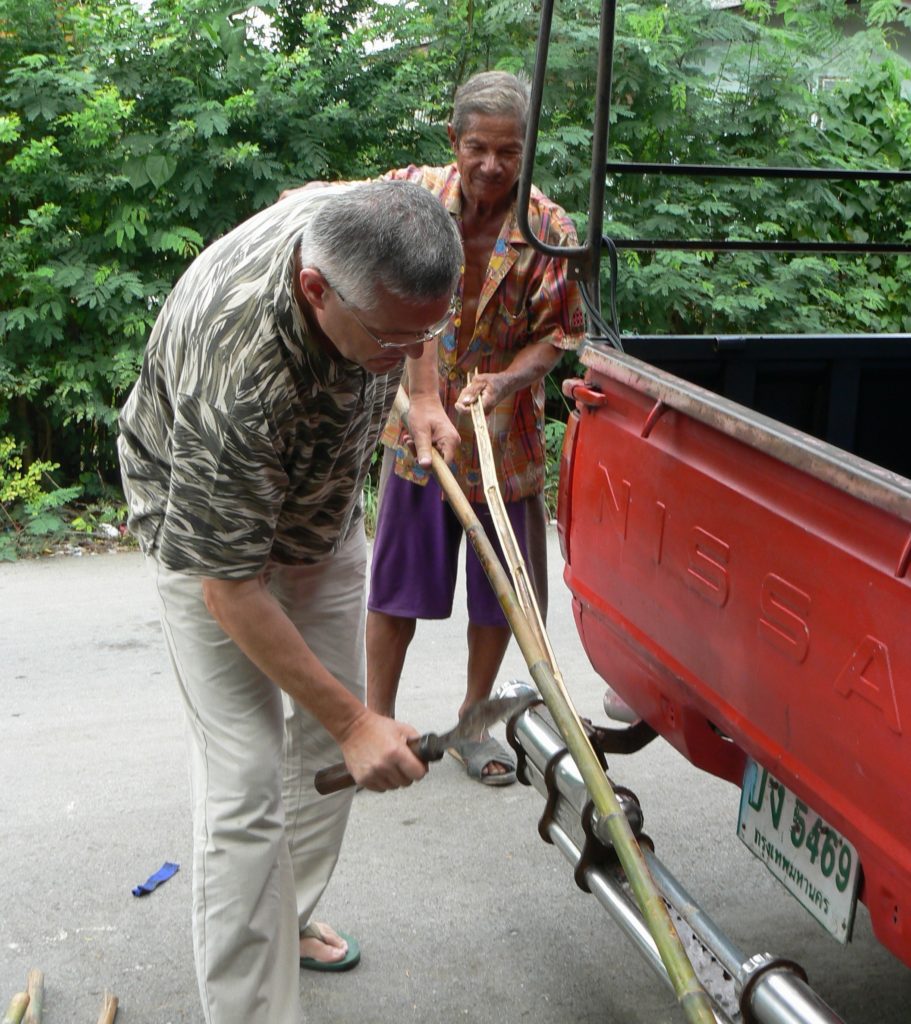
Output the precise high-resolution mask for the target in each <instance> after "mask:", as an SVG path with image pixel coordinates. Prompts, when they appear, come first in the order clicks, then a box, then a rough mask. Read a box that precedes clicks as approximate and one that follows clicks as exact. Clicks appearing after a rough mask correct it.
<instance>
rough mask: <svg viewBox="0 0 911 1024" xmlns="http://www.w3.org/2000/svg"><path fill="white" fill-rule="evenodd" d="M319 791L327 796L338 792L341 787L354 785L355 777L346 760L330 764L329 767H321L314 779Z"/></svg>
mask: <svg viewBox="0 0 911 1024" xmlns="http://www.w3.org/2000/svg"><path fill="white" fill-rule="evenodd" d="M313 785H314V786H315V787H316V791H317V793H322V795H323V796H326V795H327V794H329V793H337V792H338V791H339V790H340V789H345V788H347V787H348V786H353V785H354V778H353V776H352V775H351V772H349V771H348V769H347V768H346V767H345V762H344V761H340V762H339V763H338V764H333V765H330V767H328V768H320V770H319V771H318V772H317V773H316V778H315V779H314V780H313Z"/></svg>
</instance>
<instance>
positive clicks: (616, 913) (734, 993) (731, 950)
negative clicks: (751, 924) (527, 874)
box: [498, 682, 844, 1024]
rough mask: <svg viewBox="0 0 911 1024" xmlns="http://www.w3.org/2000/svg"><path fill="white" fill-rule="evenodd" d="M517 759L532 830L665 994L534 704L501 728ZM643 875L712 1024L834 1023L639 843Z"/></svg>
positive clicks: (582, 797)
mask: <svg viewBox="0 0 911 1024" xmlns="http://www.w3.org/2000/svg"><path fill="white" fill-rule="evenodd" d="M534 694H535V691H534V689H533V688H532V687H530V686H529V685H528V684H527V683H522V682H511V683H508V684H506V685H505V686H503V687H500V688H499V690H498V696H520V695H521V696H534ZM507 735H508V737H509V741H510V744H511V745H512V746H513V747H514V749H515V750H516V752H517V754H518V755H519V778H520V781H522V782H524V783H525V784H526V785H531V786H533V787H534V788H535V789H537V790H538V792H539V793H540V794H541V795H542V796H543V797H544V799H545V801H546V804H545V813H544V815H543V816H542V819H541V823H540V825H539V832H540V833H541V836H542V838H543V839H544V840H545V841H546V842H549V843H552V844H553V845H554V846H555V847H556V848H557V849H558V850H560V852H561V853H562V854H563V856H564V857H566V859H567V860H568V861H569V862H570V864H571V865H572V866H573V868H574V870H575V876H576V882H577V884H579V885H580V887H581V888H583V889H585V890H587V891H589V892H591V894H592V895H593V896H594V897H595V898H596V899H597V900H598V902H599V903H600V904H601V905H602V906H603V907H604V908H605V910H607V912H608V913H609V914H610V915H611V917H612V918H613V920H614V921H615V922H616V924H617V925H618V926H619V927H620V929H621V930H622V931H623V932H624V934H625V935H626V936H627V938H629V939H630V940H631V941H632V943H633V945H634V946H635V947H636V949H637V950H638V951H639V952H640V953H641V955H642V956H643V958H644V959H645V961H646V963H647V964H648V965H649V966H650V967H651V968H652V970H653V971H654V972H655V974H656V975H657V976H658V977H659V978H660V979H661V980H662V981H663V982H664V983H665V984H666V985H667V986H668V987H669V988H671V989H672V985H671V982H670V979H669V977H668V975H667V971H666V970H665V968H664V965H663V963H662V961H661V957H660V956H659V954H658V950H657V948H656V946H655V943H654V941H653V940H652V938H651V935H649V932H648V928H647V927H646V926H645V922H644V921H643V919H642V915H641V914H640V913H639V910H638V908H637V907H636V904H635V901H634V900H632V898H631V896H630V892H629V886H628V884H627V883H626V880H625V878H624V877H623V873H622V871H620V870H619V869H618V868H617V866H616V863H615V860H614V858H613V857H612V851H611V849H610V843H609V842H607V841H605V840H606V834H605V830H604V828H603V827H602V822H600V821H599V819H598V818H597V816H594V817H592V815H591V811H590V807H589V806H588V794H587V791H586V787H585V783H584V782H583V781H582V777H581V776H580V775H579V772H578V769H577V768H576V766H575V764H574V763H573V760H572V758H571V757H568V756H566V749H565V747H564V746H563V741H562V739H561V738H560V736H559V734H558V733H557V732H556V731H555V730H554V729H553V728H552V727H551V725H550V724H549V723H548V722H547V721H546V719H545V718H544V717H543V715H542V713H541V712H540V711H539V709H537V708H531V709H530V710H528V711H525V712H523V713H522V714H521V715H519V716H517V717H515V718H513V720H512V721H510V723H509V729H508V732H507ZM617 792H618V795H621V796H622V797H623V800H622V806H623V809H624V812H625V813H626V814H627V817H628V818H629V819H630V824H631V827H633V828H634V829H638V830H640V831H641V825H642V821H641V811H639V808H638V801H637V800H636V798H635V795H634V794H632V793H629V791H628V790H627V791H624V790H622V789H621V788H620V787H618V789H617ZM643 848H644V853H645V857H646V861H647V863H648V866H649V871H650V872H651V874H652V877H653V878H654V880H655V884H656V885H657V887H658V890H659V891H660V892H661V895H662V898H663V899H664V900H665V902H666V904H667V906H668V908H669V910H670V911H671V912H672V914H674V915H675V916H676V918H677V920H678V921H679V922H681V923H682V924H685V925H686V928H685V929H684V928H681V927H680V926H679V925H678V931H680V932H681V933H684V932H685V933H686V934H687V938H688V942H687V947H688V948H687V952H688V954H689V956H690V961H691V962H692V964H693V966H694V968H695V969H696V972H697V975H698V976H699V980H700V982H701V983H702V985H703V986H704V988H705V990H706V992H707V993H708V995H709V997H710V999H711V1000H712V1004H713V1012H714V1014H715V1018H716V1020H717V1021H719V1022H721V1024H844V1022H843V1021H842V1019H841V1017H839V1016H838V1015H837V1014H836V1013H835V1012H834V1010H832V1009H831V1008H830V1007H829V1006H828V1005H827V1004H826V1003H825V1002H824V1001H823V1000H822V999H821V998H820V997H819V996H818V995H817V994H816V993H815V992H814V991H813V989H812V988H811V987H810V986H809V984H808V983H807V980H806V976H805V974H804V972H803V970H802V969H801V968H800V967H799V965H797V964H795V963H792V962H791V961H788V960H783V959H781V958H779V957H774V956H772V955H771V954H769V953H761V954H755V955H749V954H747V953H745V952H744V951H743V950H742V949H740V948H739V947H738V946H737V944H736V943H735V942H734V941H733V940H731V939H730V938H729V937H728V936H727V935H725V933H724V932H723V931H722V930H721V928H720V927H719V926H718V925H717V924H716V923H715V922H714V921H713V920H712V919H711V918H710V917H709V915H708V914H707V913H706V912H705V911H704V910H703V909H702V908H701V907H700V906H699V904H698V903H697V902H696V901H695V900H694V899H693V897H692V896H691V895H690V894H689V893H688V892H687V891H686V890H685V889H684V887H683V886H682V885H681V884H680V883H679V882H678V881H677V880H676V879H675V878H674V876H673V875H672V874H671V872H670V871H669V870H668V869H667V867H666V866H665V865H664V864H663V863H662V862H661V860H660V859H659V858H658V857H657V856H656V855H655V853H653V852H651V851H650V850H649V849H648V847H647V844H645V843H644V844H643Z"/></svg>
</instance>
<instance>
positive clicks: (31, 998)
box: [22, 967, 44, 1024]
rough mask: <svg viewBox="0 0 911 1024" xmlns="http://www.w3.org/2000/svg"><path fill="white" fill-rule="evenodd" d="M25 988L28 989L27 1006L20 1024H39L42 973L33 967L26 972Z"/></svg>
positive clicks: (41, 1004)
mask: <svg viewBox="0 0 911 1024" xmlns="http://www.w3.org/2000/svg"><path fill="white" fill-rule="evenodd" d="M26 987H27V988H28V1006H27V1007H26V1009H25V1016H24V1017H23V1018H22V1024H41V1015H42V1013H43V1012H44V972H43V971H39V970H38V969H37V968H34V967H33V968H32V970H30V971H29V972H28V980H27V981H26Z"/></svg>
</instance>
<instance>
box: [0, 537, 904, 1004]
mask: <svg viewBox="0 0 911 1024" xmlns="http://www.w3.org/2000/svg"><path fill="white" fill-rule="evenodd" d="M550 543H551V552H550V555H551V561H550V565H551V592H552V599H551V612H550V618H549V635H550V638H551V642H552V644H553V646H554V648H555V651H556V654H557V659H558V662H559V664H560V666H561V669H562V672H563V675H564V677H565V679H566V680H567V684H568V687H569V689H570V691H571V693H572V694H573V697H574V699H575V701H576V703H577V706H578V708H579V710H580V712H581V713H582V714H583V715H586V716H588V717H591V718H593V719H594V720H596V721H603V714H602V712H601V705H600V701H601V694H602V689H603V684H602V682H601V681H600V680H599V679H598V678H597V677H596V676H595V674H594V673H593V671H592V670H591V668H590V666H589V664H588V660H587V658H586V656H585V654H584V652H583V651H582V648H581V645H580V643H579V640H578V638H577V635H576V631H575V626H574V624H573V621H572V614H571V608H570V601H569V597H568V593H567V591H566V589H565V587H564V585H563V583H562V579H561V576H560V570H561V564H560V558H559V553H558V550H557V545H556V538H555V536H553V535H552V536H551V538H550ZM464 630H465V619H464V613H463V611H462V601H461V600H460V598H458V597H457V612H456V614H455V615H454V616H453V618H452V619H451V620H449V621H447V622H442V623H421V624H420V625H419V628H418V635H417V638H416V640H415V643H414V645H413V646H412V650H411V652H410V654H409V659H408V663H407V666H406V672H405V677H404V679H403V682H402V690H401V697H400V702H399V704H400V715H401V717H403V718H405V719H407V720H409V721H411V722H412V723H413V724H414V725H415V726H417V727H418V728H419V729H421V730H422V731H423V730H435V731H442V730H443V729H444V728H447V727H448V726H450V725H452V724H453V723H454V716H455V712H456V708H457V707H458V704H459V702H460V699H461V692H462V686H463V672H464V658H465V645H464V639H463V638H464ZM0 655H2V657H0V693H2V702H0V783H2V785H0V828H2V840H0V850H2V857H0V866H2V873H0V940H2V947H0V948H2V955H0V1004H2V1005H3V1007H5V1006H6V1004H7V1002H8V1001H9V999H10V998H11V996H12V995H13V994H14V993H15V992H17V991H19V990H20V989H22V988H23V987H24V984H25V978H26V974H27V972H28V970H29V969H30V968H39V969H40V970H42V971H43V972H44V975H45V987H46V994H45V1010H44V1018H43V1019H44V1022H45V1024H61V1022H65V1024H80V1022H85V1024H93V1022H95V1021H97V1020H98V1016H99V1011H100V1008H101V1004H102V995H103V992H104V991H105V990H106V989H107V990H110V991H112V992H114V993H115V994H116V995H117V997H118V999H119V1002H120V1009H119V1012H118V1015H117V1021H118V1022H119V1024H201V1021H202V1014H201V1011H200V1009H199V1004H198V996H197V992H196V982H195V976H194V973H193V966H192V954H191V945H190V926H189V899H190V874H189V863H190V820H189V807H188V796H187V779H186V768H185V759H184V746H183V736H182V721H181V717H180V710H179V707H178V701H177V696H176V692H175V689H174V685H173V683H172V680H171V676H170V669H169V667H168V664H167V662H166V658H165V654H164V649H163V644H162V641H161V638H160V634H159V625H158V621H157V617H156V612H155V608H154V602H153V597H152V594H151V591H150V589H149V585H148V582H147V580H146V577H145V573H144V570H143V567H142V560H141V558H140V557H139V556H138V555H136V554H122V553H118V554H98V555H86V556H85V557H81V558H75V557H56V558H48V559H43V560H38V561H23V562H19V563H15V564H4V565H0ZM526 676H527V673H526V671H525V666H524V663H523V661H522V658H521V655H520V653H519V651H518V650H517V648H516V646H515V644H513V645H512V646H511V648H510V651H509V653H508V655H507V662H506V665H504V669H503V672H502V679H504V680H505V679H510V678H525V677H526ZM611 774H612V776H613V777H614V778H615V780H616V781H617V782H619V783H622V784H623V785H626V786H628V787H630V788H632V789H634V790H635V791H636V792H637V794H638V795H639V797H640V800H641V802H642V805H643V808H644V811H645V818H646V828H647V830H648V832H649V834H650V835H651V836H652V838H653V839H654V840H655V842H656V846H657V850H658V853H659V855H660V856H661V858H662V859H663V860H664V862H665V863H666V864H667V865H668V866H669V867H670V868H671V869H672V870H673V871H674V872H675V873H676V874H677V875H678V876H679V877H680V879H681V880H682V881H683V882H684V884H685V885H686V887H687V888H688V889H689V891H690V892H691V894H692V895H693V896H695V897H696V898H697V899H698V900H699V901H700V902H702V903H703V905H704V906H705V908H706V910H707V911H708V912H709V913H710V914H711V915H712V916H713V917H714V919H715V920H716V921H717V922H718V923H719V924H720V925H722V927H724V928H726V929H727V930H728V931H729V932H730V934H731V937H732V938H733V939H734V941H736V942H737V943H738V944H739V945H740V946H741V947H742V948H743V949H745V950H746V951H747V952H750V953H753V952H760V951H765V950H769V951H772V952H774V953H776V954H779V955H782V956H787V957H791V958H793V959H795V960H797V961H799V962H801V963H802V964H803V965H804V967H805V968H806V969H807V971H808V973H809V976H810V981H811V983H812V984H814V986H815V988H816V989H817V990H818V991H819V992H820V993H821V994H822V995H823V997H824V998H825V999H826V1000H827V1002H828V1003H829V1004H830V1005H831V1006H832V1007H833V1008H834V1009H835V1010H837V1011H838V1012H839V1013H840V1014H841V1015H842V1016H843V1017H844V1019H845V1021H847V1022H848V1024H898V1022H902V1024H906V1022H907V1021H908V1020H909V1018H911V1011H909V1009H908V1007H909V1006H911V971H909V970H908V969H907V968H905V967H904V966H903V965H901V964H900V963H899V962H898V961H897V960H895V959H894V958H893V957H892V956H891V955H890V954H888V953H887V952H885V950H883V949H882V948H881V947H880V946H878V944H877V943H876V942H875V941H874V940H873V938H872V936H871V934H870V928H869V923H868V919H867V916H866V912H865V911H864V910H863V908H859V910H858V920H857V924H856V927H855V940H854V942H853V943H852V944H851V945H850V946H848V947H847V948H842V947H841V946H839V945H838V944H837V943H836V942H834V940H831V939H829V938H828V937H827V936H826V935H825V934H824V933H823V932H822V931H821V929H820V928H819V926H818V925H816V924H815V923H814V922H813V921H812V920H811V919H810V918H809V916H808V915H807V914H806V913H805V912H804V911H803V910H802V909H801V908H800V907H798V906H797V904H796V903H795V902H794V901H793V900H792V898H791V897H790V896H788V895H787V894H786V893H784V892H783V890H781V888H780V887H779V886H778V883H777V882H775V881H774V880H773V879H772V878H771V876H770V875H769V874H768V872H767V871H766V870H765V869H764V868H763V867H762V866H761V865H759V864H758V863H757V862H756V861H755V860H754V859H753V858H752V857H751V855H750V854H749V853H748V852H747V851H746V849H745V848H744V847H743V846H742V845H741V843H739V842H738V841H737V840H736V838H735V828H736V819H737V802H738V793H737V790H736V789H735V788H733V787H731V786H729V785H728V784H726V783H723V782H720V781H718V780H714V779H712V778H709V777H707V776H705V775H703V774H701V773H699V772H697V771H696V770H695V769H693V768H691V767H690V766H689V765H688V764H687V763H686V762H685V761H684V760H683V759H682V758H681V757H680V756H679V755H678V754H677V753H676V752H675V751H673V750H671V749H670V748H669V747H668V746H667V745H665V744H663V743H661V742H656V743H654V744H652V745H651V746H649V747H647V748H646V749H645V750H644V751H642V752H640V753H639V754H636V755H633V756H630V757H624V758H619V759H616V760H615V761H612V763H611ZM542 809H543V803H542V801H541V798H540V797H539V796H538V794H537V793H536V792H535V791H534V790H533V789H531V788H528V787H524V786H521V785H515V786H510V787H507V788H504V789H493V788H487V787H482V786H480V785H478V784H477V783H475V782H472V781H470V780H468V779H467V778H466V776H465V775H464V774H463V772H462V771H461V769H460V768H459V767H458V766H457V764H456V763H455V762H454V761H453V760H452V759H451V758H445V759H444V760H443V761H442V762H440V763H439V764H438V765H435V766H433V768H432V770H431V772H430V774H429V775H428V777H427V779H426V780H425V781H423V782H422V783H421V784H419V785H417V786H413V787H411V788H410V789H408V790H405V791H401V792H398V793H392V794H382V795H380V794H372V793H366V792H362V793H360V794H358V796H357V797H356V800H355V806H354V810H353V814H352V819H351V824H350V827H349V831H348V837H347V839H346V844H345V847H344V850H343V854H342V858H341V862H340V865H339V869H338V871H337V873H336V876H335V878H334V880H333V883H332V885H331V887H330V890H329V891H328V893H327V895H326V897H325V899H324V902H323V905H322V908H321V915H320V916H321V917H323V918H325V919H327V920H329V921H330V922H331V923H332V924H334V925H335V926H336V927H338V928H341V929H344V930H345V931H348V932H350V933H352V934H354V935H356V936H357V938H358V939H359V941H360V943H361V946H362V950H363V959H362V962H361V964H360V965H359V966H358V968H357V969H356V970H354V971H351V972H349V973H346V974H337V975H332V974H315V973H310V972H302V974H301V999H302V1004H303V1006H304V1009H305V1019H306V1020H307V1021H308V1022H313V1024H317V1022H319V1024H330V1022H331V1024H392V1022H401V1021H410V1020H415V1021H422V1022H430V1024H436V1022H439V1024H449V1022H456V1021H459V1022H465V1024H493V1022H497V1024H520V1022H529V1021H534V1022H536V1024H570V1022H572V1024H595V1022H597V1024H639V1022H643V1024H644V1022H649V1024H663V1022H668V1024H671V1022H677V1021H682V1020H683V1019H684V1017H683V1015H682V1013H681V1012H680V1010H679V1009H678V1008H677V1007H676V1005H675V1001H674V998H673V995H672V994H671V993H670V991H669V990H668V989H667V988H665V987H664V986H663V985H662V984H661V983H660V982H659V981H658V980H657V979H656V978H655V976H654V975H653V974H652V972H651V970H650V969H649V968H648V967H647V966H646V965H645V963H644V961H643V960H642V959H641V958H640V957H639V955H638V953H636V952H635V950H634V949H633V948H632V946H631V945H630V944H629V943H628V942H627V940H625V939H624V938H623V936H622V935H621V933H620V932H619V930H618V929H617V927H616V926H615V925H614V924H613V922H612V921H611V920H610V918H609V917H608V916H607V915H606V913H605V912H604V911H603V910H602V909H601V907H600V905H599V904H598V903H597V902H596V901H595V899H594V898H593V897H591V896H586V895H585V894H583V893H582V892H581V891H580V890H579V889H578V888H576V886H575V885H574V883H573V880H572V875H571V871H570V868H569V865H568V863H567V862H566V861H565V860H564V858H563V857H562V856H561V854H560V853H559V852H558V851H557V850H556V849H555V848H554V847H552V846H548V845H547V844H545V843H544V842H542V841H541V839H540V838H539V837H538V834H537V829H536V824H537V821H538V818H539V816H540V814H541V811H542ZM165 861H171V862H175V863H178V864H180V865H181V868H180V870H179V871H178V873H177V874H176V875H175V876H174V877H173V878H171V879H170V880H169V881H168V882H166V883H165V884H163V885H162V886H160V887H159V888H158V889H157V890H156V891H155V892H153V893H152V894H150V895H148V896H145V897H143V898H136V897H134V896H133V895H132V892H131V890H132V888H133V887H134V886H136V885H138V884H139V883H141V882H143V881H144V880H145V879H146V878H147V877H148V876H149V875H151V874H152V873H153V872H154V871H156V870H157V869H158V868H159V867H161V865H162V864H163V863H164V862H165ZM251 1024H252V1022H251Z"/></svg>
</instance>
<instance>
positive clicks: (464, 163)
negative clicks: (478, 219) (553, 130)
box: [449, 114, 524, 205]
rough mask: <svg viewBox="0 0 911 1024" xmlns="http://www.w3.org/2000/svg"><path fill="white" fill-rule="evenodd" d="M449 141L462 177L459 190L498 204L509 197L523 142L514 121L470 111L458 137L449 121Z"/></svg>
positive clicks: (469, 197)
mask: <svg viewBox="0 0 911 1024" xmlns="http://www.w3.org/2000/svg"><path fill="white" fill-rule="evenodd" d="M449 141H450V142H451V143H452V150H453V153H455V160H456V166H457V167H458V169H459V174H460V175H461V178H462V192H463V193H464V194H465V198H466V199H467V200H468V201H469V202H471V203H482V204H484V205H499V204H501V203H503V202H506V201H508V200H509V199H510V198H511V197H512V190H513V186H514V185H515V183H516V182H517V181H518V180H519V171H520V169H521V166H522V146H523V143H524V135H523V132H522V127H521V125H520V124H519V123H518V122H517V121H515V120H514V119H513V118H511V117H494V116H489V115H486V114H473V115H472V116H471V117H469V118H468V123H467V125H466V127H465V130H464V131H463V132H462V135H461V136H460V137H459V138H458V139H457V138H456V136H455V132H454V131H453V130H452V126H451V125H450V127H449Z"/></svg>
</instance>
